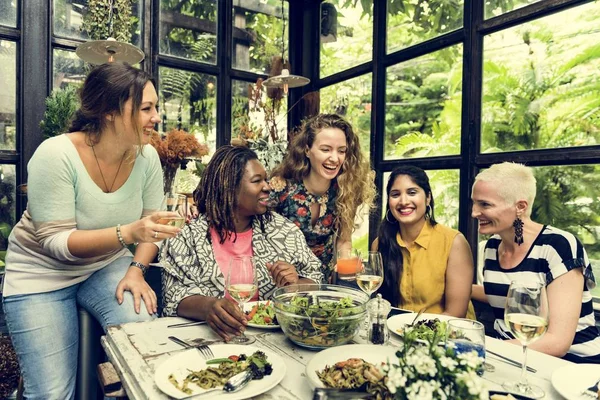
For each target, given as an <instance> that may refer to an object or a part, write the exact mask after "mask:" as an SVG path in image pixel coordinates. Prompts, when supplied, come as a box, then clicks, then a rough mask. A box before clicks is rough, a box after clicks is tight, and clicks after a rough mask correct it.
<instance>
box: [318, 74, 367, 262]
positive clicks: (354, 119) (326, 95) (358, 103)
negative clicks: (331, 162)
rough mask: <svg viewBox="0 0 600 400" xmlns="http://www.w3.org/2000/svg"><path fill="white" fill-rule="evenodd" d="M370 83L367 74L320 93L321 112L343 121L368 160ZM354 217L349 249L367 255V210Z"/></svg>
mask: <svg viewBox="0 0 600 400" xmlns="http://www.w3.org/2000/svg"><path fill="white" fill-rule="evenodd" d="M372 81H373V79H372V74H367V75H363V76H359V77H356V78H353V79H350V80H347V81H344V82H341V83H338V84H336V85H331V86H327V87H325V88H322V89H321V90H320V97H321V99H320V111H321V112H322V113H334V114H339V115H341V116H343V117H344V118H346V119H347V120H348V122H350V124H351V125H352V127H353V128H354V132H355V133H356V135H357V136H358V137H359V139H360V148H361V150H362V152H363V154H364V155H365V157H367V158H369V154H370V146H371V86H372V85H371V83H372ZM356 214H357V215H356V220H355V223H356V224H357V227H356V230H355V231H354V233H353V234H352V247H354V248H357V249H359V250H360V251H361V253H362V254H366V253H367V252H368V251H369V247H370V244H369V210H368V209H365V208H360V209H359V210H358V212H357V213H356Z"/></svg>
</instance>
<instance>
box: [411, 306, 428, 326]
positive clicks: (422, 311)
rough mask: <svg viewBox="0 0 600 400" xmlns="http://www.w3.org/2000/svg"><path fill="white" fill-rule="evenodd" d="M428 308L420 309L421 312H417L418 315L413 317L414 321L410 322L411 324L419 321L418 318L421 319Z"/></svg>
mask: <svg viewBox="0 0 600 400" xmlns="http://www.w3.org/2000/svg"><path fill="white" fill-rule="evenodd" d="M426 310H427V307H423V308H421V310H419V312H418V313H417V316H416V317H415V319H413V321H412V322H411V323H410V325H409V326H413V325H414V324H415V322H417V320H418V319H419V317H420V316H421V314H423V313H424V312H425V311H426Z"/></svg>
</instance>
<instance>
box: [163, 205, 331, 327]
mask: <svg viewBox="0 0 600 400" xmlns="http://www.w3.org/2000/svg"><path fill="white" fill-rule="evenodd" d="M272 215H273V218H272V220H271V221H270V222H265V224H264V232H263V231H262V230H261V227H260V223H259V221H258V220H256V219H255V220H254V222H253V223H252V251H253V254H254V258H255V260H256V271H257V280H258V288H259V289H258V290H259V298H260V299H261V300H262V299H268V298H270V297H271V295H272V294H273V292H274V291H275V289H276V286H275V283H274V282H273V280H272V279H271V275H270V274H269V271H268V270H267V267H266V263H267V262H273V261H276V260H283V261H286V262H288V263H290V264H292V265H294V266H295V267H296V270H297V271H298V275H299V276H302V277H305V278H309V279H312V280H314V281H315V282H321V280H322V279H323V274H322V272H321V262H320V261H319V259H318V258H317V257H315V255H314V254H313V253H312V251H310V249H309V248H308V245H307V244H306V240H305V239H304V235H303V234H302V232H301V231H300V229H298V227H297V226H296V225H295V224H293V223H292V222H290V221H289V220H287V219H286V218H284V217H282V216H281V215H279V214H277V213H272ZM207 233H208V222H207V221H206V218H205V217H204V215H202V214H201V215H200V216H199V217H198V219H196V220H195V221H192V222H191V223H190V224H188V225H186V226H185V227H184V228H183V229H182V231H181V232H180V233H179V234H178V235H177V236H176V237H174V238H172V239H169V240H168V241H165V243H164V244H163V247H162V250H161V253H160V256H159V261H160V263H161V264H162V266H163V268H164V271H163V274H162V285H163V316H174V315H177V307H178V306H179V303H180V302H181V301H182V300H183V299H185V298H186V297H188V296H193V295H201V296H207V297H223V296H224V293H225V277H224V276H223V274H222V273H221V271H220V269H219V267H218V265H217V262H216V261H215V256H214V253H213V248H212V244H211V242H210V239H209V237H210V235H209V234H207Z"/></svg>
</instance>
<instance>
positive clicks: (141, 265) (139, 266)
mask: <svg viewBox="0 0 600 400" xmlns="http://www.w3.org/2000/svg"><path fill="white" fill-rule="evenodd" d="M129 266H130V267H137V268H139V269H141V270H142V275H146V271H148V266H147V265H144V264H142V263H141V262H137V261H132V262H131V264H129Z"/></svg>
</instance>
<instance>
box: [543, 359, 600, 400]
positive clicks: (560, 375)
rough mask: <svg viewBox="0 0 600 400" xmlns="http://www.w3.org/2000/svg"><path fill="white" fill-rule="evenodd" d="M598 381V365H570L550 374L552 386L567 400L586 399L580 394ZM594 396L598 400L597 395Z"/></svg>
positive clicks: (599, 369)
mask: <svg viewBox="0 0 600 400" xmlns="http://www.w3.org/2000/svg"><path fill="white" fill-rule="evenodd" d="M599 379H600V365H598V364H570V365H565V366H563V367H560V368H558V369H556V370H555V371H554V372H553V373H552V386H554V389H556V391H557V392H558V393H560V394H561V395H562V396H563V397H564V398H565V399H567V400H574V399H582V398H587V397H584V396H582V394H581V393H582V392H583V391H584V390H586V389H587V388H589V387H591V386H593V385H594V384H595V383H596V382H598V380H599ZM590 394H592V392H590ZM595 394H596V396H599V397H598V398H600V395H598V393H595ZM589 398H593V397H592V396H590V397H589Z"/></svg>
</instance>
